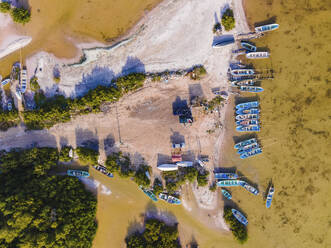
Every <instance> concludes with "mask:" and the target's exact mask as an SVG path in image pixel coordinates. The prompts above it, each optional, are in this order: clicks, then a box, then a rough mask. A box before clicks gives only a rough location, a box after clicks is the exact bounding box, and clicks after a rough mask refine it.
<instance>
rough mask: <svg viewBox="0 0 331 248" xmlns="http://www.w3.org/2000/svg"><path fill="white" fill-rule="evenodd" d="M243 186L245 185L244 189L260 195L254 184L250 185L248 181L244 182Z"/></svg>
mask: <svg viewBox="0 0 331 248" xmlns="http://www.w3.org/2000/svg"><path fill="white" fill-rule="evenodd" d="M241 187H243V188H244V189H246V190H247V191H248V192H250V193H252V194H253V195H258V194H259V191H258V190H257V189H256V188H254V187H253V186H251V185H249V184H248V183H247V182H243V183H242V184H241Z"/></svg>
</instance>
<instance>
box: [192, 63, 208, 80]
mask: <svg viewBox="0 0 331 248" xmlns="http://www.w3.org/2000/svg"><path fill="white" fill-rule="evenodd" d="M206 74H207V71H206V69H205V68H204V67H203V66H202V65H200V66H195V67H194V68H193V70H192V71H191V72H190V73H189V75H190V78H191V79H192V80H200V79H201V78H202V76H204V75H206Z"/></svg>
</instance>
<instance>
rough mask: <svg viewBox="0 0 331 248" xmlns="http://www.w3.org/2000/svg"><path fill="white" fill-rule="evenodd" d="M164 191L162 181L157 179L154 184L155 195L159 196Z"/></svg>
mask: <svg viewBox="0 0 331 248" xmlns="http://www.w3.org/2000/svg"><path fill="white" fill-rule="evenodd" d="M162 191H163V184H162V181H161V180H160V179H158V178H155V180H154V184H153V193H154V194H155V195H159V194H160V193H162Z"/></svg>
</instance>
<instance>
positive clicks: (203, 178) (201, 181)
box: [197, 171, 209, 187]
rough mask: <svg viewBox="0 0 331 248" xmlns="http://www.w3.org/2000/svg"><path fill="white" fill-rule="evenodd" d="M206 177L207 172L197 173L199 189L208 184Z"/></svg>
mask: <svg viewBox="0 0 331 248" xmlns="http://www.w3.org/2000/svg"><path fill="white" fill-rule="evenodd" d="M208 175H209V171H204V172H200V171H199V173H198V177H197V181H198V186H199V187H200V186H201V187H203V186H206V185H207V184H208Z"/></svg>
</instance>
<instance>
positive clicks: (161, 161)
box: [157, 153, 171, 165]
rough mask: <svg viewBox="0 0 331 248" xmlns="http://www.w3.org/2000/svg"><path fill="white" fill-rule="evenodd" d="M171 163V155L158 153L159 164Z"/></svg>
mask: <svg viewBox="0 0 331 248" xmlns="http://www.w3.org/2000/svg"><path fill="white" fill-rule="evenodd" d="M167 163H171V157H170V156H169V155H165V154H160V153H158V154H157V165H160V164H167Z"/></svg>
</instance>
